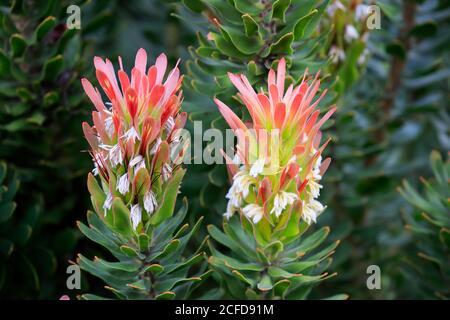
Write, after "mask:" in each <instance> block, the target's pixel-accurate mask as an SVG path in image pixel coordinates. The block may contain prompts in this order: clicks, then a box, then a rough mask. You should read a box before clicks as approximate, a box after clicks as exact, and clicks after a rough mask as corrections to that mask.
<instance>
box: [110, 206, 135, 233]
mask: <svg viewBox="0 0 450 320" xmlns="http://www.w3.org/2000/svg"><path fill="white" fill-rule="evenodd" d="M112 217H113V221H112V223H113V225H112V226H113V227H114V229H115V230H116V231H117V232H119V233H120V234H122V235H124V236H125V237H130V236H131V235H132V234H133V228H132V226H131V220H130V210H128V208H127V207H126V206H125V204H124V203H123V201H122V200H121V199H120V198H114V200H113V204H112Z"/></svg>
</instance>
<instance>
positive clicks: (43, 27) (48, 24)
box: [34, 16, 56, 42]
mask: <svg viewBox="0 0 450 320" xmlns="http://www.w3.org/2000/svg"><path fill="white" fill-rule="evenodd" d="M55 25H56V18H55V17H51V16H50V17H47V18H45V19H44V21H42V22H41V23H40V24H39V25H38V26H37V27H36V31H35V33H34V35H35V39H36V41H37V42H40V41H41V40H42V39H43V38H44V37H45V36H46V35H47V34H48V33H49V32H50V30H52V29H53V27H54V26H55Z"/></svg>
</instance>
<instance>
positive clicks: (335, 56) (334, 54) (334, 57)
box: [329, 46, 345, 64]
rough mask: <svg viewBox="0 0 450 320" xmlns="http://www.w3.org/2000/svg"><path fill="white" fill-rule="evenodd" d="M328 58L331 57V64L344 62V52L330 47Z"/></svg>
mask: <svg viewBox="0 0 450 320" xmlns="http://www.w3.org/2000/svg"><path fill="white" fill-rule="evenodd" d="M329 56H330V57H331V62H333V63H334V64H337V63H338V62H339V61H344V60H345V52H344V50H342V49H341V48H338V47H336V46H332V47H331V49H330V52H329Z"/></svg>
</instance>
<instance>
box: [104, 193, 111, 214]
mask: <svg viewBox="0 0 450 320" xmlns="http://www.w3.org/2000/svg"><path fill="white" fill-rule="evenodd" d="M112 203H113V196H112V194H111V192H108V194H107V195H106V199H105V202H104V203H103V210H104V211H105V217H106V213H107V211H108V210H109V209H111V207H112Z"/></svg>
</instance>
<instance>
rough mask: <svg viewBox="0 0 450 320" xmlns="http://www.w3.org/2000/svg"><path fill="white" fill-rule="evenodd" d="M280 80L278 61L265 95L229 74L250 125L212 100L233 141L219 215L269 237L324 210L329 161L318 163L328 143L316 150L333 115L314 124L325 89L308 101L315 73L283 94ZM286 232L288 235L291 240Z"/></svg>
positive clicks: (313, 218)
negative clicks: (240, 218)
mask: <svg viewBox="0 0 450 320" xmlns="http://www.w3.org/2000/svg"><path fill="white" fill-rule="evenodd" d="M285 76H286V62H285V60H284V58H283V59H280V60H279V62H278V70H277V72H276V73H275V71H274V70H270V72H269V75H268V80H267V82H268V90H267V93H265V92H263V90H262V89H261V91H260V92H259V93H257V92H255V91H254V90H253V88H252V86H251V84H250V82H249V81H248V79H247V78H246V77H245V76H244V75H234V74H231V73H230V74H229V78H230V80H231V82H232V83H233V84H234V86H235V87H236V88H237V89H238V91H239V93H238V97H239V98H240V99H241V100H242V102H243V103H244V104H245V105H246V107H247V109H248V111H249V114H250V116H251V119H252V121H251V122H252V123H251V124H250V125H246V124H244V123H243V122H242V121H241V120H240V119H239V118H238V117H237V116H236V115H235V114H234V113H233V111H232V110H231V109H230V108H229V107H228V106H226V105H225V104H224V103H222V102H221V101H220V100H218V99H215V102H216V104H217V105H218V107H219V110H220V112H221V113H222V115H223V117H224V118H225V120H226V121H227V122H228V124H229V125H230V127H231V128H232V129H233V130H234V132H235V134H236V136H237V138H238V142H237V146H236V155H237V158H236V159H233V160H232V161H231V159H230V158H228V160H229V161H227V166H228V170H229V173H230V176H231V177H232V186H231V188H230V189H229V192H228V194H227V198H228V199H229V202H228V207H227V211H226V213H225V216H226V217H227V218H230V217H231V216H232V215H233V214H234V213H235V212H240V213H242V214H243V215H244V216H246V217H247V218H248V219H249V220H250V221H251V222H252V223H253V225H258V227H259V228H260V229H261V230H272V231H274V232H277V230H281V229H283V230H287V229H290V230H291V231H293V230H294V229H296V228H298V225H299V222H300V219H303V220H304V221H305V222H306V223H307V224H311V222H313V221H314V222H315V221H316V218H317V216H318V215H319V214H320V213H321V212H322V211H323V210H324V209H325V206H323V205H322V204H321V203H320V202H319V201H318V200H317V198H318V197H319V194H320V189H321V188H322V186H321V185H320V180H321V178H322V176H323V174H324V173H325V171H326V169H327V168H328V165H329V164H330V161H331V160H330V158H327V159H325V160H324V161H322V156H321V153H322V151H323V149H324V148H325V146H326V145H327V144H328V142H329V140H328V141H326V142H325V143H324V144H323V145H321V146H320V140H321V132H320V128H321V126H322V125H323V124H324V123H325V121H327V120H328V119H329V118H330V116H331V115H332V114H333V113H334V112H335V110H336V108H335V107H334V106H333V107H332V108H331V109H330V110H329V111H328V112H327V113H326V114H325V115H324V116H323V117H322V118H320V119H319V114H320V111H319V110H317V105H318V103H319V101H320V100H321V99H322V98H323V96H324V95H325V93H326V90H324V91H323V93H322V94H321V96H320V97H319V98H318V99H316V100H315V101H313V99H314V97H315V95H316V93H317V91H318V90H319V86H320V80H318V74H317V75H316V77H315V78H314V79H313V80H312V82H311V83H309V84H308V83H307V81H306V72H305V75H304V76H303V79H302V81H301V83H300V84H299V85H298V86H296V87H294V85H293V84H291V85H289V87H288V88H287V89H286V91H285ZM274 133H276V134H274ZM225 157H228V156H226V155H225ZM291 226H292V228H291ZM291 231H289V232H288V234H291V235H293V234H294V233H295V232H293V233H292V232H291ZM285 235H286V236H288V235H287V234H285Z"/></svg>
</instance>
